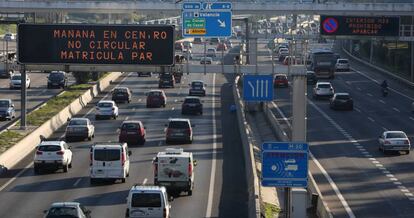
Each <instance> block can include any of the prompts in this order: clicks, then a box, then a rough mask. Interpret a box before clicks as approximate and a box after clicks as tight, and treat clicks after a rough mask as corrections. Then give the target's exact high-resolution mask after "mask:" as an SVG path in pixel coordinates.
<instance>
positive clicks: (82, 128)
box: [65, 118, 95, 142]
mask: <svg viewBox="0 0 414 218" xmlns="http://www.w3.org/2000/svg"><path fill="white" fill-rule="evenodd" d="M93 137H95V126H94V125H92V122H91V121H90V120H89V119H88V118H72V119H70V120H69V123H68V125H67V126H66V132H65V141H66V142H70V141H72V140H73V139H75V138H76V139H81V140H83V139H85V138H87V139H88V141H91V140H92V138H93Z"/></svg>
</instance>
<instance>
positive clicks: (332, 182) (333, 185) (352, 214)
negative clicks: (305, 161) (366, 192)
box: [309, 152, 355, 218]
mask: <svg viewBox="0 0 414 218" xmlns="http://www.w3.org/2000/svg"><path fill="white" fill-rule="evenodd" d="M309 156H310V157H311V159H312V161H313V162H314V163H315V164H316V166H318V168H319V169H320V170H321V172H322V174H323V176H324V177H325V179H326V180H327V181H328V182H329V184H330V185H331V187H332V189H333V190H334V192H335V194H336V196H338V198H339V200H340V201H341V204H342V206H343V207H344V208H345V211H346V213H347V214H348V216H349V217H350V218H355V215H354V213H353V212H352V210H351V208H350V207H349V205H348V203H347V202H346V200H345V198H344V196H342V194H341V192H340V191H339V188H338V187H337V186H336V184H335V182H334V181H333V180H332V178H331V177H330V176H329V174H328V173H327V172H326V171H325V169H324V168H323V167H322V165H321V164H320V163H319V161H318V160H316V158H315V157H314V156H313V154H312V152H309Z"/></svg>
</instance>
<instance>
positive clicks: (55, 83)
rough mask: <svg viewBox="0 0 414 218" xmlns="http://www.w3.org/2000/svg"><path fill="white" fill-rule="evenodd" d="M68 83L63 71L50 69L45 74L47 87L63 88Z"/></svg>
mask: <svg viewBox="0 0 414 218" xmlns="http://www.w3.org/2000/svg"><path fill="white" fill-rule="evenodd" d="M67 84H68V78H67V77H66V73H65V72H64V71H52V72H50V73H49V75H48V76H47V88H48V89H50V88H54V87H57V88H62V89H64V88H65V87H66V86H67Z"/></svg>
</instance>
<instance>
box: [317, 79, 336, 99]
mask: <svg viewBox="0 0 414 218" xmlns="http://www.w3.org/2000/svg"><path fill="white" fill-rule="evenodd" d="M334 94H335V90H334V88H333V87H332V84H331V83H330V82H317V83H316V85H315V87H314V88H313V98H315V99H316V98H320V97H328V98H331V97H332V96H333V95H334Z"/></svg>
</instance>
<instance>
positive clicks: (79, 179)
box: [73, 178, 82, 187]
mask: <svg viewBox="0 0 414 218" xmlns="http://www.w3.org/2000/svg"><path fill="white" fill-rule="evenodd" d="M81 180H82V178H78V179H77V180H76V182H75V183H74V184H73V187H76V186H77V185H78V184H79V182H80V181H81Z"/></svg>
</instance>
